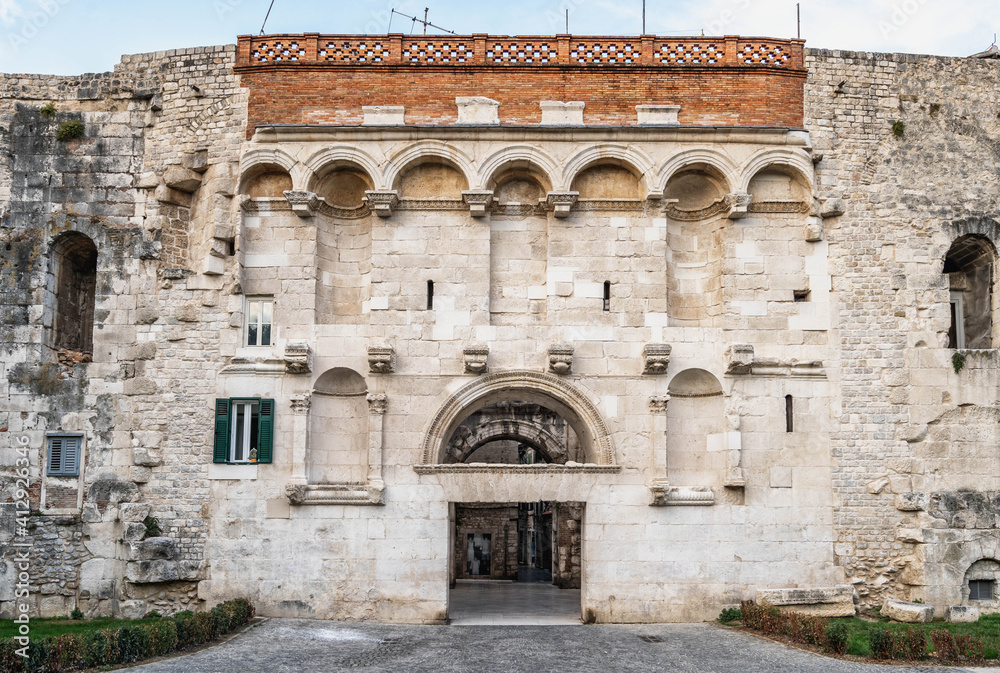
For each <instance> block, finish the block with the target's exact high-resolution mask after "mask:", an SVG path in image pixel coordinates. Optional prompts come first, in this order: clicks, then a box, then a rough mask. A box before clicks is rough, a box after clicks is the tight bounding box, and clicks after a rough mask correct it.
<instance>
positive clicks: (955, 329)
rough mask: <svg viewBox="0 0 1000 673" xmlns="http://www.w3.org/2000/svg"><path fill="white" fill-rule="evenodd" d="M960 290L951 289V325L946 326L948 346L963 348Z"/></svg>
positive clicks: (962, 308) (963, 320)
mask: <svg viewBox="0 0 1000 673" xmlns="http://www.w3.org/2000/svg"><path fill="white" fill-rule="evenodd" d="M962 294H963V293H962V291H961V290H952V291H951V299H950V304H951V326H950V327H949V328H948V348H965V307H964V306H963V305H962V303H963V302H962Z"/></svg>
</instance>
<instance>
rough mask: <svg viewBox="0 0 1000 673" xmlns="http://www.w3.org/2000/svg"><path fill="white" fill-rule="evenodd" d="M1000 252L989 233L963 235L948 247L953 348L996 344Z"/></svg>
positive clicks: (950, 331)
mask: <svg viewBox="0 0 1000 673" xmlns="http://www.w3.org/2000/svg"><path fill="white" fill-rule="evenodd" d="M996 258H997V253H996V248H994V246H993V243H992V242H990V241H989V239H987V238H986V237H985V236H981V235H978V234H966V235H964V236H959V237H958V238H957V239H955V241H954V242H953V243H952V244H951V247H950V248H948V253H947V254H946V255H945V260H944V269H943V271H944V273H945V275H947V276H948V289H949V307H950V316H951V318H950V323H949V326H948V347H949V348H970V349H971V348H993V345H994V343H996V338H995V334H994V332H995V330H996V329H997V323H998V319H997V318H998V316H997V311H998V303H1000V302H998V298H997V296H996V293H995V292H994V287H995V285H996V273H997V271H996V268H997V263H996Z"/></svg>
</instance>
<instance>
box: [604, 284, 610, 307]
mask: <svg viewBox="0 0 1000 673" xmlns="http://www.w3.org/2000/svg"><path fill="white" fill-rule="evenodd" d="M604 310H605V311H610V310H611V281H610V280H606V281H604Z"/></svg>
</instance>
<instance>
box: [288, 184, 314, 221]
mask: <svg viewBox="0 0 1000 673" xmlns="http://www.w3.org/2000/svg"><path fill="white" fill-rule="evenodd" d="M284 195H285V198H286V199H287V200H288V204H289V205H290V206H291V207H292V212H293V213H295V214H296V215H298V216H299V217H312V216H313V215H315V214H316V210H317V208H319V197H318V196H316V195H315V194H313V193H312V192H307V191H303V190H286V191H285V192H284Z"/></svg>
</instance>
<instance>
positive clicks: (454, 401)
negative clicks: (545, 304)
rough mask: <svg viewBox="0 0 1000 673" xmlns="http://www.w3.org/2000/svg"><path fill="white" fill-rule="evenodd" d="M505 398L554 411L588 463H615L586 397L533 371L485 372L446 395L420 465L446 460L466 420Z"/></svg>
mask: <svg viewBox="0 0 1000 673" xmlns="http://www.w3.org/2000/svg"><path fill="white" fill-rule="evenodd" d="M510 400H518V401H531V402H535V403H537V404H540V405H542V406H544V407H546V408H548V409H551V410H552V411H554V412H556V413H557V414H559V415H560V416H562V417H563V418H564V419H565V420H566V422H567V423H569V425H570V427H572V428H573V431H574V432H575V433H576V435H577V438H578V439H579V441H580V445H581V446H582V447H583V449H584V453H585V455H586V456H587V462H592V463H597V464H600V465H613V464H614V445H613V442H612V439H611V432H610V431H609V430H608V426H607V424H606V423H605V421H604V418H603V417H602V415H601V413H600V411H598V409H597V406H596V405H595V404H594V403H593V402H592V401H591V400H590V398H589V397H588V396H587V395H586V394H584V393H583V392H582V391H581V390H580V389H579V388H577V387H576V386H574V385H572V384H571V383H569V382H567V381H565V380H564V379H561V378H559V377H557V376H553V375H552V374H542V373H539V372H532V371H510V372H497V373H494V374H488V375H486V376H482V377H479V378H477V379H476V380H474V381H472V382H470V383H468V384H466V385H464V386H462V387H461V388H459V389H458V390H456V391H455V392H454V393H452V394H451V395H449V396H448V399H447V400H446V401H445V402H444V404H443V405H442V406H441V407H440V409H439V410H438V412H437V414H435V416H434V418H433V419H432V420H431V423H430V425H429V426H428V428H427V430H426V432H425V433H424V442H423V463H424V464H437V463H443V462H445V456H446V451H447V449H448V441H449V440H450V439H451V436H452V434H453V433H454V432H455V429H456V428H457V427H458V426H459V425H460V424H461V422H462V421H463V420H464V419H465V418H467V417H468V416H469V415H471V414H473V413H475V412H476V411H478V410H479V409H482V408H483V407H486V406H488V405H490V404H493V403H495V402H501V401H510Z"/></svg>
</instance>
